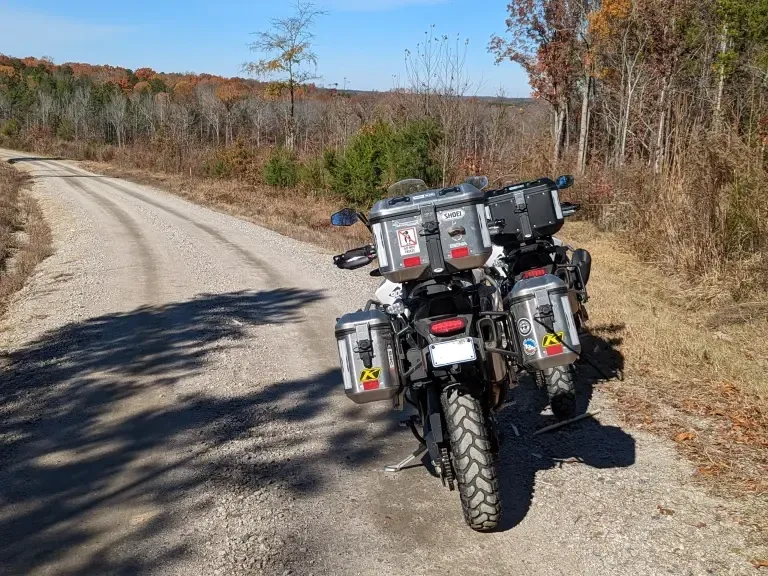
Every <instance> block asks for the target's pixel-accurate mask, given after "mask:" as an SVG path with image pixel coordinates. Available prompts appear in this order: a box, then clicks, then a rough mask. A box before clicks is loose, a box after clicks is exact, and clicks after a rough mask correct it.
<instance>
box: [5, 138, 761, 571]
mask: <svg viewBox="0 0 768 576" xmlns="http://www.w3.org/2000/svg"><path fill="white" fill-rule="evenodd" d="M0 159H3V160H8V159H15V160H14V162H15V165H16V166H17V167H19V168H20V169H24V170H29V171H30V172H31V173H32V174H33V176H34V177H35V182H36V183H35V185H34V195H35V196H36V197H37V198H38V199H39V201H40V202H41V205H42V207H43V209H44V211H45V214H46V217H47V218H48V220H49V222H50V224H51V228H52V230H53V234H54V241H55V249H56V252H55V255H54V256H52V257H51V258H49V259H48V260H47V261H45V262H44V263H43V265H41V267H40V269H39V270H38V272H37V273H36V275H35V276H34V278H33V280H32V282H31V283H30V284H29V285H28V286H27V287H26V288H25V289H24V290H23V291H22V292H21V293H19V294H18V296H17V297H16V298H15V299H14V302H13V304H12V306H11V310H10V312H9V314H8V316H7V317H6V318H5V319H4V324H5V325H6V327H7V329H6V330H5V331H3V332H2V333H0V345H1V346H2V349H3V350H4V351H5V352H6V354H5V357H4V362H5V364H6V366H5V367H4V368H3V372H2V380H1V381H0V462H1V465H0V573H2V574H51V575H53V574H56V575H63V574H99V575H101V574H125V575H129V574H131V575H133V574H173V575H176V574H178V575H187V574H189V575H195V576H203V575H206V576H207V575H214V574H216V575H217V574H222V575H223V574H227V575H230V574H269V575H271V574H296V575H305V574H310V573H312V574H316V575H320V574H323V575H358V574H359V575H368V574H370V575H374V574H375V575H377V576H380V575H382V574H386V575H390V574H391V575H401V574H402V575H405V574H408V575H421V574H424V575H426V574H429V575H430V576H433V575H435V574H456V575H459V574H461V575H467V576H470V575H480V574H483V575H489V574H492V575H496V574H498V575H502V574H503V575H515V574H521V575H523V574H525V575H531V576H538V575H550V574H552V575H554V574H570V575H572V574H590V575H609V574H610V575H616V574H638V575H639V574H643V575H647V574H696V575H698V574H742V573H743V574H752V573H754V568H752V567H751V566H750V565H749V564H748V562H747V561H746V560H747V559H746V558H745V555H744V546H745V542H744V537H743V534H742V532H741V529H740V528H739V526H738V525H737V523H736V521H735V518H734V516H733V515H732V514H731V511H730V508H729V506H728V505H727V504H726V503H725V502H721V501H718V500H714V499H712V498H710V497H708V496H706V495H704V494H703V493H702V492H701V491H699V490H698V489H696V488H694V487H692V486H691V485H690V484H689V483H688V479H689V478H690V475H691V470H690V469H689V467H688V465H686V464H685V463H683V462H682V461H681V460H680V459H679V457H678V456H677V455H676V453H675V451H674V448H673V447H672V446H670V445H669V443H667V442H665V441H662V440H659V439H657V438H655V437H652V436H649V435H646V434H643V433H639V432H635V431H632V430H623V429H621V428H620V427H619V426H618V425H617V424H616V422H617V420H616V418H615V417H614V415H613V411H612V406H611V402H610V400H609V399H608V398H607V397H605V395H603V394H602V393H601V392H600V391H599V389H598V388H597V387H596V386H595V381H594V379H593V378H592V375H591V374H590V373H589V371H583V372H582V374H581V376H580V382H579V385H580V387H581V392H582V398H583V399H584V403H585V404H586V402H587V401H591V405H592V407H597V408H601V409H602V410H603V412H602V414H601V415H600V417H599V421H591V420H590V421H584V422H582V423H580V424H578V425H574V426H573V427H571V428H569V429H567V430H566V431H561V432H559V433H554V434H550V435H543V436H539V437H536V438H532V437H531V432H532V431H533V430H535V429H536V428H538V427H541V426H542V425H543V424H544V423H545V422H547V421H548V419H549V416H547V415H546V414H541V409H542V408H543V405H542V404H545V403H543V402H542V401H541V398H540V397H539V396H538V395H537V394H536V393H535V392H534V391H532V390H531V389H530V387H529V386H528V385H524V386H521V387H520V388H519V389H518V390H516V391H515V394H514V396H515V399H516V401H517V404H516V405H514V406H512V407H510V408H507V409H506V410H505V411H504V412H503V413H502V415H501V425H502V427H503V428H504V429H505V431H506V443H505V445H504V447H503V455H502V461H503V468H502V473H501V479H502V489H503V493H502V494H503V498H504V524H503V529H502V530H500V531H499V532H497V533H494V534H487V535H482V534H475V533H472V532H471V531H470V530H469V529H468V528H466V527H465V526H464V525H463V521H462V518H461V511H460V506H459V500H458V496H457V494H456V493H449V492H448V491H447V490H445V489H443V488H442V487H441V485H440V482H439V481H437V480H435V479H433V478H431V477H429V476H428V475H427V473H426V472H425V470H424V469H422V468H414V469H410V470H407V471H405V472H402V473H400V474H399V475H395V476H391V475H386V474H385V473H383V472H382V470H381V469H382V467H383V465H384V464H387V463H390V462H393V461H397V460H400V459H401V458H402V456H404V455H405V454H407V453H408V452H409V451H410V450H412V449H413V447H414V446H413V441H412V439H411V438H410V436H409V433H408V432H407V431H404V430H402V429H400V428H399V427H398V426H397V421H396V419H395V418H393V417H392V416H391V415H390V412H389V411H388V409H387V407H386V406H372V407H367V408H361V407H357V406H355V405H354V404H352V403H351V402H349V401H347V400H346V398H345V397H344V395H343V390H342V386H341V384H340V375H339V372H338V369H337V367H336V365H337V358H336V351H335V342H334V338H333V323H334V320H335V318H336V317H337V316H339V315H341V314H342V313H344V312H345V311H348V310H350V309H354V308H356V307H357V306H360V305H361V304H363V303H364V302H365V300H366V299H367V298H368V297H369V296H370V294H371V290H372V288H373V287H374V282H373V281H372V279H370V278H369V277H368V276H367V274H366V272H365V271H363V272H359V273H349V272H342V271H339V270H336V269H335V268H333V267H332V266H331V264H330V259H329V257H328V254H326V253H324V252H323V251H322V250H321V249H318V248H316V247H312V246H310V245H307V244H302V243H300V242H296V241H294V240H290V239H288V238H285V237H282V236H280V235H278V234H276V233H274V232H271V231H268V230H265V229H262V228H259V227H257V226H254V225H252V224H249V223H246V222H242V221H240V220H237V219H235V218H232V217H230V216H226V215H223V214H219V213H216V212H213V211H211V210H208V209H206V208H202V207H198V206H195V205H193V204H190V203H188V202H186V201H184V200H181V199H179V198H176V197H174V196H171V195H168V194H165V193H162V192H159V191H156V190H152V189H149V188H146V187H142V186H138V185H135V184H131V183H128V182H125V181H123V180H117V179H112V178H106V177H101V176H98V175H94V174H90V173H87V172H85V171H83V170H81V169H79V168H76V167H74V166H72V165H70V164H67V163H66V162H61V161H53V160H44V159H29V158H26V159H25V158H23V157H20V156H19V155H18V154H13V153H11V152H8V151H0ZM597 268H598V270H597V272H596V280H595V281H598V282H599V281H600V277H599V263H598V264H597ZM590 345H592V346H603V348H605V349H607V350H608V351H609V352H610V343H608V342H591V343H590ZM612 363H613V366H614V367H618V366H620V364H621V358H620V355H618V353H615V358H613V360H612ZM626 385H631V381H629V382H627V383H626ZM584 408H585V406H582V409H584ZM513 425H515V426H516V427H517V430H518V431H519V432H520V434H521V436H520V437H517V436H515V434H514V431H513Z"/></svg>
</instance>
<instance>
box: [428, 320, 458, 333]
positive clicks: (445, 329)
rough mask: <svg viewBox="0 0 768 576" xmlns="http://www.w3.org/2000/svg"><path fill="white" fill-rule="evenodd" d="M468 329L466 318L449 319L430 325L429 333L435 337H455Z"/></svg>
mask: <svg viewBox="0 0 768 576" xmlns="http://www.w3.org/2000/svg"><path fill="white" fill-rule="evenodd" d="M466 327H467V321H466V320H465V319H464V318H448V319H447V320H437V321H436V322H432V324H430V325H429V331H430V332H431V333H432V334H434V335H435V336H453V335H454V334H458V333H460V332H464V329H465V328H466Z"/></svg>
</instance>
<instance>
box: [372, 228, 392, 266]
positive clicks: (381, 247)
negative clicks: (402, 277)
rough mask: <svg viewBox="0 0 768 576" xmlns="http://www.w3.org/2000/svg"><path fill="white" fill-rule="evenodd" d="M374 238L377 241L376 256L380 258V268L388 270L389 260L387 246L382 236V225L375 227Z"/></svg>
mask: <svg viewBox="0 0 768 576" xmlns="http://www.w3.org/2000/svg"><path fill="white" fill-rule="evenodd" d="M373 237H374V238H375V239H376V256H378V258H379V266H381V267H382V268H386V267H387V265H388V264H389V260H387V246H386V244H384V240H383V239H382V236H381V224H374V225H373Z"/></svg>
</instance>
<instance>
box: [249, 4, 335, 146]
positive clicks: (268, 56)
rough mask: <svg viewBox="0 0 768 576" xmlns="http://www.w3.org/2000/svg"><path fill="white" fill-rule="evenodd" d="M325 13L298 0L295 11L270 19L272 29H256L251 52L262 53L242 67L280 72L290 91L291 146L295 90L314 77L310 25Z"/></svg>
mask: <svg viewBox="0 0 768 576" xmlns="http://www.w3.org/2000/svg"><path fill="white" fill-rule="evenodd" d="M325 14H326V13H325V12H323V11H322V10H317V9H316V8H315V6H314V5H313V4H311V3H309V2H305V1H304V0H297V3H296V5H295V7H294V14H293V15H292V16H289V17H287V18H276V19H274V20H272V29H271V30H267V31H263V32H256V33H255V34H256V41H255V42H253V43H251V44H250V49H251V51H252V52H257V53H262V54H264V58H262V59H261V60H258V61H256V62H247V63H246V64H244V65H243V69H244V70H245V71H247V72H249V73H251V74H253V75H255V76H259V77H272V76H275V75H278V76H280V79H279V82H280V83H281V85H282V86H283V87H285V88H287V90H288V94H289V95H290V113H289V116H288V121H287V126H286V128H287V130H286V146H287V147H288V148H293V146H294V142H295V138H296V118H295V114H296V105H295V100H296V91H297V88H298V87H300V86H301V85H302V84H305V83H307V82H310V81H311V80H316V79H317V78H318V75H317V55H316V54H315V53H314V52H313V51H312V40H313V39H314V37H315V36H314V34H313V33H312V27H313V26H314V24H315V21H316V19H317V17H318V16H323V15H325Z"/></svg>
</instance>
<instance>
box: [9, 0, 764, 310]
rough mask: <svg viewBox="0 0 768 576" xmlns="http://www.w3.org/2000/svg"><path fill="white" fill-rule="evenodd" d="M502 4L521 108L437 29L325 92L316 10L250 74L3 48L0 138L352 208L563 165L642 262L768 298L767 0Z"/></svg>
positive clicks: (502, 51) (523, 0)
mask: <svg viewBox="0 0 768 576" xmlns="http://www.w3.org/2000/svg"><path fill="white" fill-rule="evenodd" d="M306 6H307V5H305V8H306ZM507 12H508V18H507V20H506V22H499V23H498V28H499V34H498V35H497V36H494V37H493V38H490V39H483V38H481V39H477V38H472V42H478V41H479V42H483V43H487V44H488V46H487V48H488V53H489V54H488V58H489V59H496V61H497V63H499V65H500V66H505V65H506V66H509V62H510V61H512V62H515V63H517V64H519V65H520V66H522V67H523V69H524V70H525V71H526V72H527V74H528V77H529V82H530V85H531V87H532V91H533V95H532V96H533V97H532V99H531V100H530V101H528V100H522V101H518V100H511V99H506V98H503V95H500V97H499V98H478V97H476V96H475V95H474V94H475V93H476V86H475V85H474V84H473V79H472V77H471V71H470V70H468V69H467V66H466V49H467V45H466V39H465V38H463V37H461V36H456V35H446V34H444V33H443V32H442V31H439V30H436V29H435V28H434V27H433V26H429V23H425V27H426V28H427V31H426V32H425V34H424V36H423V37H422V38H420V39H414V45H413V46H411V47H410V48H409V49H408V50H406V52H405V59H406V65H407V80H406V81H405V82H404V85H403V86H399V87H395V88H393V89H392V90H390V91H388V92H380V93H373V92H354V91H348V90H344V89H340V88H339V87H338V86H330V87H324V88H319V87H318V86H316V85H315V84H314V83H313V82H314V80H315V79H316V76H315V75H313V74H312V70H313V69H314V66H316V65H319V67H320V68H322V62H320V63H318V62H317V60H316V58H315V56H314V54H313V53H312V52H311V41H312V35H311V24H312V22H313V18H314V17H316V16H318V15H319V13H315V12H311V13H309V14H308V16H309V18H308V19H305V20H301V22H304V24H305V25H306V26H305V27H304V28H303V29H301V30H299V31H298V34H297V35H294V39H295V41H296V44H295V46H294V49H293V50H283V51H282V52H278V53H275V52H274V50H273V49H274V47H275V46H274V44H272V45H270V40H274V39H275V38H278V39H279V38H280V37H281V34H285V33H288V32H290V31H291V30H293V31H294V32H295V30H294V29H293V28H292V27H291V26H292V24H291V21H290V18H289V19H286V20H284V21H281V22H276V23H274V26H273V28H272V29H271V30H269V31H265V32H264V33H262V34H260V35H259V40H258V41H257V42H256V43H254V44H255V45H254V46H253V48H254V51H256V52H258V53H259V54H263V55H265V56H264V57H263V59H262V60H258V61H257V62H254V63H252V65H251V66H249V67H247V69H244V76H249V77H248V78H222V77H217V76H213V75H206V74H199V75H196V74H173V73H160V72H155V71H154V70H152V69H149V68H141V69H138V70H127V69H123V68H118V67H112V66H106V65H104V66H97V65H89V64H75V63H69V64H62V65H58V64H54V63H53V62H52V61H51V60H48V59H35V58H14V57H11V56H0V145H3V146H6V147H15V148H24V149H28V150H36V151H40V152H48V153H57V154H61V155H64V156H67V157H72V158H77V159H89V160H99V161H108V162H115V163H118V164H122V165H130V166H133V167H137V168H144V169H148V170H153V171H159V172H168V173H177V174H182V175H185V176H188V177H189V178H195V179H231V180H237V181H241V182H242V183H243V186H248V187H250V188H249V190H251V193H253V194H260V193H262V191H263V190H264V189H267V188H266V187H272V188H277V189H288V190H291V191H292V193H297V194H298V193H300V194H304V195H306V196H307V197H308V198H313V197H319V196H322V197H324V198H327V199H330V200H331V201H332V202H337V203H338V204H343V203H352V204H354V205H356V206H367V205H370V204H371V202H373V201H374V200H375V199H377V198H379V197H381V196H382V195H384V194H385V193H386V188H387V186H388V185H389V184H391V183H392V182H394V181H396V180H398V179H400V178H405V177H419V178H423V179H424V180H426V181H427V182H428V183H430V184H433V185H446V184H449V183H452V182H456V181H457V180H458V179H460V178H463V177H465V176H467V175H469V174H481V173H482V174H488V175H489V177H490V178H491V181H492V184H499V185H500V184H504V183H507V182H512V181H519V180H523V179H527V178H536V177H540V176H542V175H556V174H559V173H574V174H575V175H576V176H577V186H576V187H575V188H574V191H573V197H574V199H576V200H578V201H580V202H582V204H583V207H584V210H583V211H582V214H583V215H584V217H586V218H588V219H590V220H592V221H593V222H595V223H596V224H597V226H598V227H600V228H601V229H604V230H609V231H612V232H616V233H618V234H620V235H621V236H620V237H621V238H622V239H623V241H624V242H625V243H626V245H627V246H628V247H630V248H631V249H633V250H634V251H636V253H637V254H639V255H640V257H641V258H642V259H643V260H645V261H647V262H652V263H654V264H656V265H659V266H662V267H665V268H669V269H673V270H676V271H678V272H680V273H681V274H682V275H683V276H684V277H685V278H687V279H689V280H690V281H692V282H693V283H694V284H695V285H702V284H711V283H713V282H714V283H716V284H717V286H719V287H721V288H722V289H721V290H712V291H711V296H707V297H711V298H715V297H727V298H730V299H733V300H736V301H745V300H749V299H752V298H754V297H755V294H756V293H759V292H762V293H764V292H765V290H766V289H765V287H764V278H765V277H766V274H768V240H766V237H767V236H766V233H767V232H768V185H767V184H766V144H768V101H767V97H768V0H602V1H601V0H511V2H510V3H509V5H508V7H507ZM305 16H307V14H305ZM293 24H295V22H294V23H293ZM403 48H405V47H403ZM301 71H306V72H304V73H302V72H301ZM246 72H250V73H253V75H249V74H246ZM254 78H256V79H254Z"/></svg>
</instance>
